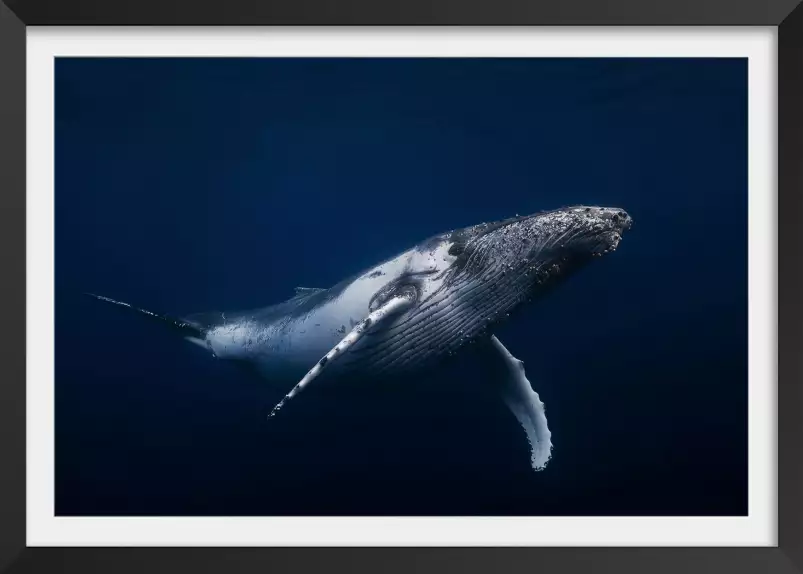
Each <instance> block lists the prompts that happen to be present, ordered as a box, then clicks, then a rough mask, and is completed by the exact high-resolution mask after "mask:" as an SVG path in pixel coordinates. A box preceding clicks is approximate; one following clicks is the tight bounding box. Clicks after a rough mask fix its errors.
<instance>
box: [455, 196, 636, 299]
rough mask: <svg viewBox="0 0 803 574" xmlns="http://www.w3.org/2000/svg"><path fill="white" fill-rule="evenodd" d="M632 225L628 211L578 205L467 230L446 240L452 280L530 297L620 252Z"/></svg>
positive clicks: (458, 232)
mask: <svg viewBox="0 0 803 574" xmlns="http://www.w3.org/2000/svg"><path fill="white" fill-rule="evenodd" d="M631 225H632V219H631V217H630V216H629V215H628V214H627V213H626V212H625V211H624V210H623V209H619V208H615V207H592V206H575V207H567V208H564V209H557V210H554V211H548V212H543V213H536V214H534V215H527V216H523V217H518V216H517V217H514V218H510V219H506V220H502V221H497V222H492V223H483V224H480V225H474V226H471V227H466V228H464V229H460V230H457V231H454V232H452V233H451V234H449V236H448V238H445V239H446V240H447V241H449V242H451V245H450V247H449V250H448V253H450V254H452V255H455V256H456V259H455V261H454V262H453V263H452V268H453V270H454V272H453V277H452V278H451V280H452V281H453V282H459V281H461V280H469V279H473V280H475V281H481V282H482V283H483V284H485V285H486V286H488V287H489V288H495V289H497V290H499V289H501V290H502V291H503V292H504V293H507V292H508V291H513V292H516V293H520V294H521V295H526V296H527V297H531V296H533V295H536V294H538V293H539V292H541V291H543V290H545V289H548V288H550V287H552V286H553V285H555V284H556V283H558V282H560V281H561V280H562V279H565V278H566V277H568V276H570V275H571V274H572V273H573V272H575V271H577V270H578V269H581V268H582V267H584V266H585V265H586V264H587V263H589V262H590V261H592V260H593V259H594V258H596V257H601V256H602V255H605V254H606V253H611V252H613V251H615V250H616V248H617V247H618V246H619V242H620V241H621V239H622V235H623V234H624V232H625V231H627V230H628V229H630V227H631ZM512 295H513V293H512V292H511V293H507V296H512Z"/></svg>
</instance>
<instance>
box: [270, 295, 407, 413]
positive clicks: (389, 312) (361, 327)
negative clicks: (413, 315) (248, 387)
mask: <svg viewBox="0 0 803 574" xmlns="http://www.w3.org/2000/svg"><path fill="white" fill-rule="evenodd" d="M412 304H413V299H412V297H411V296H409V295H400V296H397V297H392V298H391V299H388V301H387V302H386V303H384V304H383V305H382V306H381V307H379V308H378V309H376V310H375V311H372V312H371V313H369V314H368V316H367V317H366V318H365V319H363V320H362V321H360V322H359V323H357V324H356V325H355V326H354V329H352V330H351V332H350V333H348V334H347V335H346V336H345V337H343V338H342V339H341V340H340V342H339V343H338V344H337V345H335V346H334V347H333V348H332V350H331V351H329V352H328V353H326V355H324V356H323V358H321V360H320V361H318V362H317V363H316V364H315V366H314V367H312V368H311V369H310V370H309V371H308V372H307V374H306V375H304V378H303V379H301V381H300V382H299V383H298V384H297V385H296V386H295V387H293V388H292V390H291V391H290V392H289V393H287V395H285V397H284V398H283V399H282V400H281V401H279V403H278V404H277V405H276V406H275V407H273V410H271V412H270V414H269V415H268V418H270V417H272V416H274V415H275V414H276V413H277V412H278V411H279V409H281V408H282V407H283V406H284V405H285V403H286V402H287V401H289V400H290V399H292V398H293V397H294V396H296V395H297V394H298V393H300V392H301V391H302V390H304V387H306V386H307V385H308V384H309V383H310V382H311V381H312V380H313V379H315V378H317V377H318V375H320V374H321V372H322V371H323V369H324V368H325V367H326V366H327V365H328V364H330V363H331V362H332V361H334V360H336V359H337V358H338V357H339V356H340V355H342V354H343V353H345V352H346V351H348V350H349V349H350V348H351V347H353V346H354V345H355V344H356V343H357V341H359V340H360V339H362V337H363V336H364V335H365V334H366V333H367V332H368V331H371V330H373V329H376V328H377V327H378V326H379V325H381V324H382V323H383V322H385V321H387V320H388V319H389V318H391V317H393V316H394V315H396V314H397V313H399V312H401V311H404V310H405V309H408V308H409V307H410V306H411V305H412Z"/></svg>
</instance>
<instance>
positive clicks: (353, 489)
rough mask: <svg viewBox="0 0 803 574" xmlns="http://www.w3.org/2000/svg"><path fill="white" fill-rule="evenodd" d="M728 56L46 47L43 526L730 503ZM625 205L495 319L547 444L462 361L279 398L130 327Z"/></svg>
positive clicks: (281, 294) (738, 507)
mask: <svg viewBox="0 0 803 574" xmlns="http://www.w3.org/2000/svg"><path fill="white" fill-rule="evenodd" d="M746 79H747V64H746V61H744V60H705V59H695V60H604V59H603V60H515V61H514V60H475V61H469V60H466V61H457V60H425V61H424V60H421V61H415V60H395V61H392V60H373V61H368V60H284V61H280V60H257V59H254V60H237V61H234V60H195V61H193V60H171V59H165V60H150V61H148V60H136V59H133V60H118V59H105V60H104V59H97V60H75V59H67V60H65V59H60V60H58V62H57V64H56V245H55V249H56V383H55V384H56V433H57V436H56V510H57V513H58V514H223V515H239V514H258V515H272V514H319V515H320V514H419V515H429V514H526V515H529V514H533V515H535V514H550V515H554V514H560V515H678V514H688V515H700V514H720V515H722V514H744V513H746V510H747V491H746V488H747V440H746V436H747V435H746V433H747V418H746V407H747V396H746V393H747V372H746V366H747V356H746V353H747V316H746V310H747V305H746V303H747V256H746V246H747V227H746V225H747V110H746V104H747V90H746ZM582 203H586V204H597V205H610V206H617V207H622V208H624V209H626V210H627V211H628V212H629V213H630V214H631V215H632V216H633V218H634V221H635V224H634V226H633V229H632V231H631V232H630V233H628V234H626V235H625V238H624V240H623V242H622V244H621V246H620V248H619V250H618V251H617V252H616V253H614V254H612V255H610V256H607V257H605V258H603V259H601V260H599V261H596V262H594V264H593V265H592V266H591V267H589V268H588V269H586V270H584V271H583V272H581V273H579V274H578V275H577V276H575V277H573V278H572V279H571V280H570V281H569V282H568V283H567V284H566V285H564V286H563V288H561V289H559V290H558V291H556V292H555V293H554V294H553V295H551V296H550V297H549V298H548V299H545V300H543V301H541V302H539V303H537V304H535V305H533V306H531V307H530V308H528V309H527V310H526V311H525V312H523V313H522V314H521V315H520V316H519V317H517V318H516V319H515V321H513V322H512V323H510V324H508V325H505V326H504V328H503V329H502V330H501V331H500V332H499V333H498V334H499V336H500V338H501V339H502V341H503V342H504V343H505V344H506V345H507V346H508V348H509V349H510V350H511V352H513V353H514V354H515V355H516V356H518V357H519V358H520V359H522V360H524V361H525V364H526V368H527V373H528V376H529V378H530V380H531V381H532V383H533V385H534V386H535V388H536V390H537V391H538V392H539V393H540V396H541V398H542V399H543V400H544V402H545V404H546V407H547V415H548V418H549V423H550V428H551V430H552V433H553V443H554V451H553V459H552V461H551V462H550V464H549V466H548V467H547V469H546V470H545V471H543V472H541V473H534V472H533V471H532V470H531V469H530V467H529V452H528V448H527V444H526V439H525V437H524V434H523V432H522V431H521V429H520V428H519V427H518V424H517V423H516V421H515V419H513V417H512V416H510V415H509V414H508V412H507V411H506V410H505V408H504V406H502V404H501V403H500V402H499V401H498V400H497V399H495V398H494V397H493V396H490V395H487V394H485V393H484V390H483V389H484V386H483V385H482V384H481V381H476V380H473V377H472V374H471V372H463V373H460V374H457V375H455V376H453V377H449V378H446V379H443V378H438V377H435V376H430V377H420V378H416V380H414V381H409V384H407V385H403V386H383V381H376V384H375V385H373V386H371V387H370V388H359V387H353V386H350V385H344V386H343V387H341V388H328V387H327V388H320V389H317V390H315V392H312V389H311V390H310V392H309V393H308V394H305V395H303V396H302V397H300V398H299V399H298V400H297V401H295V404H294V408H293V410H292V416H290V411H288V415H287V416H284V417H277V419H275V420H273V421H271V422H270V423H268V422H267V421H266V415H267V413H268V411H269V410H270V408H271V407H272V406H273V405H274V404H275V403H276V402H277V401H278V400H279V399H280V398H281V397H282V396H283V395H284V393H285V392H286V391H287V390H288V389H287V388H272V387H270V386H269V385H268V384H267V383H266V382H265V381H262V380H259V379H256V378H254V377H252V376H250V375H249V374H248V373H244V372H241V371H239V370H237V369H236V368H234V367H232V366H231V365H227V364H225V363H222V362H220V361H216V360H214V359H212V358H211V357H209V356H208V355H207V354H206V353H205V351H204V350H202V349H200V348H197V347H194V346H192V345H190V344H188V343H186V342H184V341H181V340H179V339H178V338H176V337H175V335H174V334H173V333H171V332H168V331H167V330H163V329H160V328H159V326H158V325H153V324H151V323H150V322H148V321H143V320H140V319H139V318H137V317H134V316H131V315H128V314H126V313H122V312H120V311H119V310H118V309H116V308H113V307H110V306H107V305H101V304H99V303H97V302H93V301H91V300H89V299H86V298H83V297H82V296H81V295H80V294H81V292H83V291H92V292H96V293H101V294H104V295H108V296H110V297H114V298H117V299H121V300H124V301H130V302H132V303H135V304H138V305H141V306H143V307H146V308H149V309H152V310H154V311H158V312H169V313H176V314H186V313H192V312H197V311H207V310H221V309H222V310H227V309H228V310H237V309H244V308H252V307H259V306H264V305H268V304H271V303H275V302H278V301H281V300H284V299H286V298H288V297H290V296H291V295H292V291H293V288H294V287H295V286H305V287H329V286H331V285H332V284H334V283H336V282H337V281H339V280H340V279H342V278H343V277H345V276H347V275H350V274H351V273H354V272H356V271H359V270H361V269H362V268H364V267H366V266H367V265H370V264H373V263H375V262H377V261H379V260H381V259H382V258H384V257H387V256H389V255H393V254H394V253H396V252H398V251H400V250H402V249H405V248H407V247H408V246H410V245H411V244H413V243H415V242H417V241H419V240H421V239H424V238H426V237H428V236H430V235H432V234H433V233H436V232H440V231H445V230H448V229H451V228H455V227H462V226H466V225H471V224H474V223H479V222H482V221H488V220H495V219H500V218H505V217H510V216H512V215H514V214H516V213H520V214H524V213H530V212H536V211H540V210H543V209H551V208H555V207H560V206H562V205H567V204H582Z"/></svg>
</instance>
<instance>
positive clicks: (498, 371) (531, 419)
mask: <svg viewBox="0 0 803 574" xmlns="http://www.w3.org/2000/svg"><path fill="white" fill-rule="evenodd" d="M486 351H487V352H486V353H485V355H486V357H485V361H484V362H485V366H486V368H487V369H488V370H487V371H486V376H488V377H489V378H490V379H491V380H490V381H489V382H490V383H491V384H492V385H493V387H494V388H495V389H496V390H497V391H498V392H499V394H500V396H501V398H502V400H503V401H504V403H505V404H506V405H507V407H508V408H509V409H510V411H511V412H512V413H513V415H514V416H515V417H516V419H517V420H518V421H519V424H521V426H522V427H523V428H524V432H525V433H526V434H527V440H528V441H529V442H530V464H531V465H532V467H533V469H534V470H542V469H543V468H544V467H546V465H547V462H549V459H550V457H551V456H552V440H551V436H552V433H551V432H550V431H549V427H548V426H547V420H546V412H545V410H544V403H543V402H541V399H540V398H539V396H538V393H536V392H535V391H534V390H533V389H532V386H531V385H530V381H528V380H527V376H526V374H525V372H524V363H523V362H522V361H520V360H518V359H517V358H516V357H514V356H513V355H512V354H511V353H510V351H508V350H507V349H506V348H505V346H504V345H503V344H502V342H501V341H500V340H499V339H497V338H496V336H491V338H490V340H489V341H488V343H487V345H486Z"/></svg>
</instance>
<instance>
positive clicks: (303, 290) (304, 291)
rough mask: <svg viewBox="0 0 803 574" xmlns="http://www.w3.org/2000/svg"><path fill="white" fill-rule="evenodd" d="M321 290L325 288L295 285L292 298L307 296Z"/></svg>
mask: <svg viewBox="0 0 803 574" xmlns="http://www.w3.org/2000/svg"><path fill="white" fill-rule="evenodd" d="M321 291H326V289H321V288H320V287H296V288H295V295H294V298H295V297H307V296H308V295H315V294H316V293H320V292H321Z"/></svg>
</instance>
